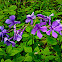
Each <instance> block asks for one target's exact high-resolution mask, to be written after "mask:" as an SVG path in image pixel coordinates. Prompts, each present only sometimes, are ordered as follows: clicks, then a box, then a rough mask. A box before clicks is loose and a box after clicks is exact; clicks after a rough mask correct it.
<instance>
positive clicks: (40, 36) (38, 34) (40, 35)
mask: <svg viewBox="0 0 62 62" xmlns="http://www.w3.org/2000/svg"><path fill="white" fill-rule="evenodd" d="M37 36H38V37H39V38H42V34H41V32H40V31H39V30H38V31H37Z"/></svg>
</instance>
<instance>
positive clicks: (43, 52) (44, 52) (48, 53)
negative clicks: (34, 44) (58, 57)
mask: <svg viewBox="0 0 62 62" xmlns="http://www.w3.org/2000/svg"><path fill="white" fill-rule="evenodd" d="M46 52H47V53H46ZM41 53H42V54H44V55H50V54H51V52H50V51H49V49H48V47H46V48H45V49H44V51H42V52H41Z"/></svg>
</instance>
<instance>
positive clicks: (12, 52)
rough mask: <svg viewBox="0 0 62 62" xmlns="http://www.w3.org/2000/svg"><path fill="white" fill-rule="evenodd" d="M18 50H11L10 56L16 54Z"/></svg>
mask: <svg viewBox="0 0 62 62" xmlns="http://www.w3.org/2000/svg"><path fill="white" fill-rule="evenodd" d="M19 52H20V51H19V50H11V54H10V56H14V55H16V54H17V53H19Z"/></svg>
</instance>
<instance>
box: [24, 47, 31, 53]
mask: <svg viewBox="0 0 62 62" xmlns="http://www.w3.org/2000/svg"><path fill="white" fill-rule="evenodd" d="M24 51H25V52H32V47H24Z"/></svg>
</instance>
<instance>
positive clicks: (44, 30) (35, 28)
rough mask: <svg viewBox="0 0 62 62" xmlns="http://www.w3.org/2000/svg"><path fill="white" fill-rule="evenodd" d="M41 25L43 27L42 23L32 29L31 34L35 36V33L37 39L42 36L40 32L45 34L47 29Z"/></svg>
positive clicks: (43, 23)
mask: <svg viewBox="0 0 62 62" xmlns="http://www.w3.org/2000/svg"><path fill="white" fill-rule="evenodd" d="M42 25H45V22H42V23H40V24H36V26H35V27H34V28H33V29H32V31H31V34H33V35H35V33H36V31H37V36H38V37H39V38H42V36H43V35H42V34H41V32H40V30H41V31H43V32H46V30H47V27H46V26H42ZM41 26H42V27H41Z"/></svg>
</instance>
